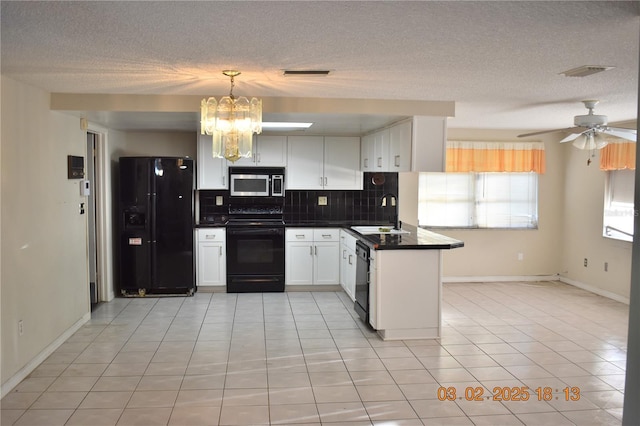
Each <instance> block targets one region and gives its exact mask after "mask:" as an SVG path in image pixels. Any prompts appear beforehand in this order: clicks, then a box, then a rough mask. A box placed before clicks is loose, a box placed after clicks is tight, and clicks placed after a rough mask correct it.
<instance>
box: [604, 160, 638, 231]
mask: <svg viewBox="0 0 640 426" xmlns="http://www.w3.org/2000/svg"><path fill="white" fill-rule="evenodd" d="M606 173H607V177H606V182H605V195H604V214H603V220H602V224H603V229H602V235H603V236H605V237H610V238H615V239H618V240H624V241H633V195H634V187H635V170H609V171H607V172H606Z"/></svg>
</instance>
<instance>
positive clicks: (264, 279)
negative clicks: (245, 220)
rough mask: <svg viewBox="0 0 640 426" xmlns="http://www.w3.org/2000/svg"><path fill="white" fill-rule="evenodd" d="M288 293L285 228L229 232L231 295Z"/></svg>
mask: <svg viewBox="0 0 640 426" xmlns="http://www.w3.org/2000/svg"><path fill="white" fill-rule="evenodd" d="M263 291H284V226H282V227H279V226H276V227H263V226H241V227H228V228H227V292H230V293H237V292H263Z"/></svg>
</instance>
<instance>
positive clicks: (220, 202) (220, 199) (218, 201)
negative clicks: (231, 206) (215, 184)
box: [216, 195, 224, 206]
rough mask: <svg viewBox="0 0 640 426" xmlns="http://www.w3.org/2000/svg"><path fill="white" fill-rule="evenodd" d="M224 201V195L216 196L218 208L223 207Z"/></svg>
mask: <svg viewBox="0 0 640 426" xmlns="http://www.w3.org/2000/svg"><path fill="white" fill-rule="evenodd" d="M223 200H224V199H223V198H222V195H216V206H221V205H222V203H223V202H224V201H223Z"/></svg>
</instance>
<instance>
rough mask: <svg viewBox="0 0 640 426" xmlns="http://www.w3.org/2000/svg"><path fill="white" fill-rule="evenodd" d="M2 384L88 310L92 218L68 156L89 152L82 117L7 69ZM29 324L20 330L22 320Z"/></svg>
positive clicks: (4, 87) (0, 283) (4, 80)
mask: <svg viewBox="0 0 640 426" xmlns="http://www.w3.org/2000/svg"><path fill="white" fill-rule="evenodd" d="M1 97H2V158H1V160H2V178H1V182H2V192H1V196H0V197H1V199H2V213H1V218H2V224H1V231H0V232H1V236H2V238H1V240H2V243H1V245H2V248H1V254H2V277H1V281H0V286H1V293H2V300H1V310H2V313H1V317H2V321H1V322H2V325H1V328H2V348H1V350H2V361H1V364H2V366H1V378H2V384H3V387H2V390H3V392H5V390H6V389H5V388H6V386H5V384H7V383H8V381H10V380H12V378H14V376H15V375H16V374H18V373H19V372H20V371H21V370H22V369H24V368H25V366H27V365H28V364H29V363H30V362H32V361H33V359H34V358H35V357H37V356H38V355H39V354H41V352H42V351H44V350H45V349H46V348H47V347H48V346H50V345H51V344H52V342H54V341H55V340H56V339H58V338H59V337H60V336H62V335H63V334H64V333H65V332H67V331H68V330H69V329H70V328H72V327H73V326H77V325H78V323H81V322H82V321H84V320H86V319H88V316H89V312H90V303H89V284H88V266H87V219H86V218H87V217H86V215H80V214H79V204H80V203H81V202H86V198H85V197H81V196H80V189H79V182H78V180H69V179H67V155H78V156H83V157H84V156H85V155H86V134H85V132H84V131H82V130H81V129H80V121H79V119H78V118H74V117H71V116H69V115H65V114H63V113H59V112H52V111H50V110H49V94H48V93H45V92H43V91H41V90H39V89H36V88H33V87H30V86H26V85H24V84H22V83H19V82H16V81H15V80H12V79H9V78H6V77H4V76H2V93H1ZM19 320H22V321H23V324H24V333H23V335H22V336H20V335H19V333H18V321H19Z"/></svg>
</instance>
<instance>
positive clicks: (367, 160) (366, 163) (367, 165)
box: [364, 158, 369, 169]
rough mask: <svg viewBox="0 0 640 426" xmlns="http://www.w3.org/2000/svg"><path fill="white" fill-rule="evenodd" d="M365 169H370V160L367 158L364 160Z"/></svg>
mask: <svg viewBox="0 0 640 426" xmlns="http://www.w3.org/2000/svg"><path fill="white" fill-rule="evenodd" d="M364 168H365V169H368V168H369V159H368V158H365V159H364Z"/></svg>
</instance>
